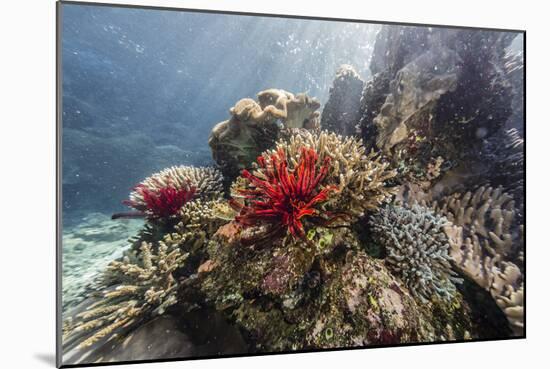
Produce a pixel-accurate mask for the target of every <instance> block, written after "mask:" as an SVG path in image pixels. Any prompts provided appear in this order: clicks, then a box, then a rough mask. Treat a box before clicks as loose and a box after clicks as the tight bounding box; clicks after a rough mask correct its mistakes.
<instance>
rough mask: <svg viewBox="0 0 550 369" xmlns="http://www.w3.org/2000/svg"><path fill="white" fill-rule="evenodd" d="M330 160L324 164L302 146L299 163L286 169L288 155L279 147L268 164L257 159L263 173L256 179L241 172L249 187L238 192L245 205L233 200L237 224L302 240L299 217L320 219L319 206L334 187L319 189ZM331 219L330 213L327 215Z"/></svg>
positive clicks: (326, 158)
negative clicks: (267, 228)
mask: <svg viewBox="0 0 550 369" xmlns="http://www.w3.org/2000/svg"><path fill="white" fill-rule="evenodd" d="M329 164H330V158H329V157H325V159H324V160H323V162H320V161H319V156H318V155H317V153H316V152H315V150H314V149H313V148H306V147H303V148H302V150H301V154H300V156H299V158H298V162H297V164H296V165H294V166H293V168H289V165H288V158H287V152H286V151H285V150H284V148H282V147H280V148H279V149H278V150H277V151H276V152H275V153H273V154H272V155H271V156H270V158H269V162H267V161H266V159H265V158H264V157H263V156H260V157H259V158H258V165H259V167H260V169H261V170H262V172H261V174H258V176H256V175H253V174H251V173H250V172H249V171H247V170H243V172H242V176H243V177H244V178H245V179H247V180H248V181H249V182H250V188H246V189H241V190H238V192H239V194H240V195H243V196H244V197H245V198H246V201H247V203H248V205H241V204H240V203H239V202H237V201H233V204H234V206H235V207H236V208H237V209H238V210H239V211H240V213H239V215H238V216H237V217H236V221H237V222H238V223H240V224H241V225H244V226H257V225H262V224H269V226H270V229H269V230H268V231H267V233H266V236H271V235H276V234H280V233H282V232H286V231H288V232H289V233H290V234H291V235H292V236H294V237H301V238H305V231H304V226H303V224H302V218H306V217H307V218H310V219H319V220H328V219H324V218H323V212H321V211H320V210H319V204H321V203H323V202H325V201H326V200H327V199H328V197H329V195H330V193H331V192H333V191H334V190H335V187H332V186H329V187H324V188H323V187H321V186H320V184H321V183H322V182H323V180H324V179H325V177H326V175H327V171H328V166H329ZM318 168H319V170H318ZM326 215H327V216H329V217H330V214H326Z"/></svg>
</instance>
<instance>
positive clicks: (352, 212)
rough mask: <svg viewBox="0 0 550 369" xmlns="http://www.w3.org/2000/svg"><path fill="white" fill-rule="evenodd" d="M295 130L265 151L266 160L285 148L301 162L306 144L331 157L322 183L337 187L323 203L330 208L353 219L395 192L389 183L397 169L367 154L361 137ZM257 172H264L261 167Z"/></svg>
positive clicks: (319, 155)
mask: <svg viewBox="0 0 550 369" xmlns="http://www.w3.org/2000/svg"><path fill="white" fill-rule="evenodd" d="M292 133H293V134H292V135H291V136H290V138H289V139H288V140H281V141H280V142H278V143H277V146H276V148H275V149H273V150H268V151H267V152H265V153H264V154H262V156H263V158H264V159H263V160H265V161H266V162H268V163H269V161H270V160H271V159H270V157H271V156H272V155H274V154H276V152H277V150H280V149H283V150H284V151H285V152H286V154H287V156H288V157H289V158H291V160H289V161H290V162H293V161H294V162H297V161H298V160H299V157H300V155H301V152H302V149H303V148H304V147H307V148H312V149H314V150H315V152H316V153H317V155H318V157H319V161H321V162H324V161H325V159H326V158H329V159H330V165H329V166H328V171H327V173H326V176H325V179H324V181H323V183H322V184H323V185H325V186H335V187H336V190H335V191H334V193H333V194H332V195H331V196H330V198H328V199H327V201H326V203H325V204H324V205H323V208H324V209H325V210H326V211H328V212H332V213H334V214H343V213H345V214H346V215H347V218H349V219H350V220H351V221H352V220H355V219H356V218H357V217H359V216H362V215H363V214H364V213H365V212H366V211H369V210H374V209H376V208H378V206H380V204H382V203H383V202H384V201H386V200H387V199H388V198H389V197H390V196H391V195H392V194H393V193H394V190H393V189H392V188H391V187H389V186H388V185H387V182H389V180H391V179H392V178H393V177H394V176H395V174H396V173H395V171H393V170H390V169H389V168H388V167H389V164H388V163H385V162H383V161H382V158H381V157H380V156H379V155H377V154H376V153H374V152H370V153H367V152H366V150H365V148H364V147H363V144H362V142H361V140H358V139H356V138H354V137H345V138H344V137H342V136H339V135H337V134H335V133H329V132H326V131H322V132H320V133H314V132H311V131H307V130H295V131H293V132H292ZM257 171H258V172H259V175H260V176H262V175H263V174H261V172H262V171H261V170H257ZM254 173H255V172H254Z"/></svg>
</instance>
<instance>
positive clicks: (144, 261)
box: [63, 242, 187, 348]
mask: <svg viewBox="0 0 550 369" xmlns="http://www.w3.org/2000/svg"><path fill="white" fill-rule="evenodd" d="M186 258H187V254H183V255H182V253H181V252H180V250H179V249H177V248H169V247H168V246H167V245H166V244H164V243H162V242H160V245H159V246H158V248H157V251H156V252H155V251H154V250H153V247H152V244H150V243H147V242H143V243H142V245H141V255H140V257H139V259H136V260H134V261H130V259H129V258H128V257H125V258H124V259H123V260H121V261H113V262H111V263H110V264H109V266H108V268H107V271H106V274H105V280H104V283H105V286H106V287H105V288H104V289H103V290H102V291H101V292H100V293H99V297H100V299H99V300H98V301H97V302H95V303H93V304H91V305H90V306H89V307H88V308H87V309H86V310H84V311H83V312H81V313H79V314H77V315H76V316H75V317H74V319H73V320H69V321H66V324H65V332H64V336H63V345H64V346H73V345H78V348H86V347H89V346H91V345H93V344H94V343H96V342H98V341H101V340H103V339H104V338H106V337H108V339H111V338H113V337H115V336H116V333H117V332H119V331H124V330H127V329H129V328H131V327H133V326H135V325H136V324H138V323H139V322H141V321H142V320H143V319H145V318H147V317H148V316H150V315H161V314H163V313H164V312H165V310H166V308H168V307H169V306H171V305H173V304H174V303H176V301H177V298H176V287H177V282H176V280H175V279H174V277H173V273H174V271H175V270H176V269H177V268H178V267H180V266H181V265H182V263H183V262H184V261H185V259H186Z"/></svg>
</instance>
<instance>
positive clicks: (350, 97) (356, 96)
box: [321, 65, 365, 136]
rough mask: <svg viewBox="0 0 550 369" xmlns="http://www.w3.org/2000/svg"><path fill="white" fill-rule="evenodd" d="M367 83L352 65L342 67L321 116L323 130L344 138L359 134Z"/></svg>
mask: <svg viewBox="0 0 550 369" xmlns="http://www.w3.org/2000/svg"><path fill="white" fill-rule="evenodd" d="M364 84H365V82H364V81H363V80H362V79H361V77H360V76H359V74H357V72H356V71H355V69H353V67H352V66H351V65H342V66H340V68H339V69H338V71H337V72H336V77H335V79H334V81H333V82H332V87H331V88H330V91H329V98H328V101H327V103H326V104H325V106H324V107H323V113H322V114H321V128H322V129H324V130H328V131H331V132H335V133H338V134H341V135H344V136H353V135H356V134H357V133H358V130H357V127H356V125H357V123H358V122H359V119H360V118H361V96H362V93H363V87H364Z"/></svg>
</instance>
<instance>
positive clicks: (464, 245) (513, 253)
mask: <svg viewBox="0 0 550 369" xmlns="http://www.w3.org/2000/svg"><path fill="white" fill-rule="evenodd" d="M433 208H434V209H435V210H436V211H437V212H439V213H440V214H442V215H445V216H446V217H447V218H448V219H449V220H450V221H451V222H452V223H453V225H452V226H449V227H447V228H446V230H445V231H446V233H447V235H448V237H449V243H450V245H451V248H450V253H451V256H452V257H453V259H454V262H455V263H456V265H457V266H458V267H459V268H460V269H461V270H462V271H463V272H464V273H465V274H466V275H467V276H468V277H470V278H471V279H472V280H474V281H475V282H476V283H477V284H478V285H479V286H481V287H482V288H484V289H486V290H487V291H489V292H490V294H491V296H493V298H494V299H495V301H496V302H497V304H498V306H499V307H500V308H501V309H502V311H503V312H504V313H505V314H506V316H507V318H508V321H509V323H510V327H511V328H512V330H513V332H514V334H516V335H522V333H523V320H524V315H523V272H522V266H523V247H524V244H523V242H524V240H523V225H522V224H519V223H518V221H517V220H516V210H515V208H514V199H513V197H512V196H510V195H509V194H507V193H506V192H504V191H503V189H502V187H498V188H492V187H485V186H482V187H479V188H478V189H477V190H476V191H475V192H473V193H472V192H466V193H465V194H460V193H455V194H453V195H450V196H447V197H445V198H443V199H442V200H441V201H439V202H435V203H434V204H433Z"/></svg>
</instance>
